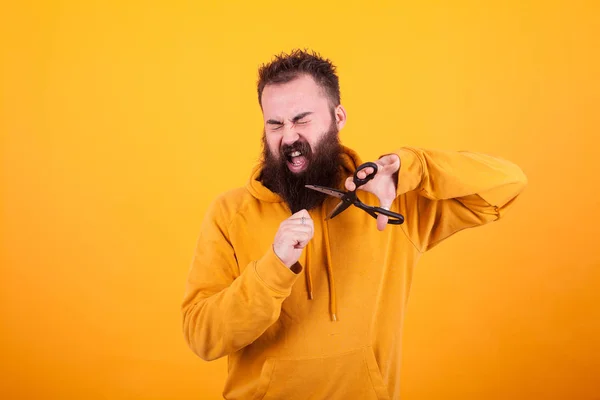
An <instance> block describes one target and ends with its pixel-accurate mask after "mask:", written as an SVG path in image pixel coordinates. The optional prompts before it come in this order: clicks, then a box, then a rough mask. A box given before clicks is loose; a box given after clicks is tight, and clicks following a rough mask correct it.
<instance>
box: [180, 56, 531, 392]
mask: <svg viewBox="0 0 600 400" xmlns="http://www.w3.org/2000/svg"><path fill="white" fill-rule="evenodd" d="M258 100H259V103H260V105H261V108H262V112H263V117H264V134H263V146H264V152H263V153H264V154H263V159H262V161H261V163H260V164H259V165H257V166H256V167H255V168H254V170H253V171H252V174H251V177H250V179H249V181H248V183H247V185H246V186H245V187H244V188H238V189H235V190H232V191H229V192H227V193H225V194H223V195H221V196H220V197H219V198H218V199H217V200H216V201H214V202H213V203H212V205H211V206H210V208H209V210H208V213H207V215H206V218H205V220H204V222H203V224H202V226H201V230H200V236H199V239H198V244H197V248H196V253H195V256H194V260H193V264H192V267H191V270H190V273H189V278H188V282H187V287H186V293H185V298H184V301H183V305H182V313H183V331H184V336H185V339H186V341H187V343H188V345H189V346H190V348H191V349H192V350H193V351H194V352H195V353H196V354H197V355H198V356H200V357H201V358H202V359H204V360H214V359H217V358H220V357H223V356H228V357H229V364H228V365H229V367H228V378H227V382H226V384H225V388H224V391H223V395H224V398H226V399H286V400H295V399H329V400H336V399H398V398H399V395H400V388H399V384H400V360H401V346H400V341H401V332H402V322H403V317H404V310H405V305H406V302H407V297H408V292H409V288H410V284H411V276H412V271H413V268H414V266H415V264H416V263H417V261H418V259H419V258H420V257H421V255H422V254H423V253H424V252H426V251H427V250H429V249H431V248H432V247H433V246H435V245H437V244H438V243H440V242H441V241H442V240H444V239H446V238H448V237H449V236H451V235H452V234H454V233H455V232H458V231H460V230H462V229H465V228H470V227H475V226H480V225H483V224H486V223H488V222H492V221H496V220H498V219H499V218H501V217H502V216H503V215H504V214H505V212H506V210H507V209H508V207H509V206H510V205H511V204H513V202H514V200H515V198H516V197H517V196H518V195H519V193H520V192H521V191H522V190H523V188H524V187H525V185H526V183H527V179H526V177H525V176H524V174H523V172H522V171H521V170H520V169H519V168H518V167H517V166H516V165H514V164H512V163H510V162H508V161H505V160H502V159H497V158H493V157H490V156H487V155H483V154H477V153H470V152H449V151H437V150H425V149H419V148H408V147H403V148H400V149H398V150H396V151H393V152H391V153H390V154H388V155H385V156H382V157H381V158H380V159H379V160H377V161H376V163H377V164H378V172H377V174H376V175H375V178H374V179H373V180H371V181H370V182H368V183H367V184H366V185H364V186H361V188H360V190H361V198H362V200H363V201H364V202H366V203H369V204H373V205H377V203H379V205H380V206H381V207H385V208H388V209H390V210H391V211H394V212H397V213H400V214H402V215H403V216H404V217H405V221H404V223H403V224H402V225H390V226H387V225H386V222H387V217H384V216H379V217H378V219H377V220H375V219H373V218H372V217H371V216H370V215H368V214H367V213H365V212H364V211H362V210H360V209H358V208H356V207H350V208H348V209H347V210H345V211H344V212H342V213H341V214H339V215H338V216H336V217H335V218H333V219H326V217H327V215H328V214H329V213H330V211H331V210H332V208H334V207H335V205H336V203H337V202H338V201H339V200H338V199H335V198H333V197H327V196H326V195H323V194H321V193H319V192H316V191H312V190H309V189H306V188H305V186H304V185H305V184H316V185H322V186H327V187H334V188H338V189H342V190H344V189H345V190H354V189H355V187H354V184H353V182H352V174H353V173H354V171H355V170H356V168H357V167H358V166H359V165H361V164H362V163H363V162H362V161H361V160H360V158H359V156H358V155H357V153H356V152H354V151H353V150H351V149H349V148H347V147H345V146H343V145H341V144H340V142H339V138H338V132H339V130H340V129H342V128H343V126H344V124H345V122H346V111H345V110H344V107H343V106H342V105H341V103H340V89H339V83H338V77H337V76H336V74H335V67H334V66H333V65H332V64H331V63H330V62H329V61H328V60H325V59H322V58H321V57H320V56H318V55H317V54H315V53H308V52H304V51H293V52H292V53H291V54H282V55H280V56H277V57H276V59H275V60H274V61H272V62H271V63H269V64H267V65H263V66H262V67H261V69H260V71H259V81H258ZM368 172H371V170H370V169H369V170H366V171H364V172H361V176H360V177H361V178H364V176H365V174H366V173H368Z"/></svg>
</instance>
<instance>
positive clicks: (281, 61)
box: [258, 49, 340, 108]
mask: <svg viewBox="0 0 600 400" xmlns="http://www.w3.org/2000/svg"><path fill="white" fill-rule="evenodd" d="M303 74H306V75H310V76H311V77H312V78H313V79H314V80H315V82H316V83H317V85H319V86H320V87H321V88H322V89H323V90H324V91H325V93H326V94H327V96H328V97H329V101H330V102H331V105H332V107H337V106H338V105H340V83H339V78H338V76H337V74H336V66H335V65H333V63H332V62H331V61H329V60H328V59H325V58H323V57H321V56H320V55H319V54H318V53H316V52H314V51H311V52H309V51H307V50H299V49H295V50H292V51H291V52H290V53H289V54H286V53H281V54H278V55H276V56H275V59H274V60H272V61H271V62H270V63H268V64H263V65H261V67H260V68H259V70H258V76H259V79H258V104H259V105H260V106H261V108H262V93H263V90H264V88H265V86H266V85H269V84H277V83H287V82H290V81H292V80H294V79H296V78H298V77H299V76H301V75H303Z"/></svg>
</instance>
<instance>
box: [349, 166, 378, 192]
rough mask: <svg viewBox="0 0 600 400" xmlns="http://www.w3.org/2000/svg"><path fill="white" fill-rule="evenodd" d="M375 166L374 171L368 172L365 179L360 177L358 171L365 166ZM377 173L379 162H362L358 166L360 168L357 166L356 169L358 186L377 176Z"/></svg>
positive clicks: (355, 179) (355, 175)
mask: <svg viewBox="0 0 600 400" xmlns="http://www.w3.org/2000/svg"><path fill="white" fill-rule="evenodd" d="M369 167H371V168H373V172H371V173H370V174H368V175H367V176H366V177H365V179H360V178H359V177H358V173H359V172H360V171H362V170H363V169H365V168H369ZM376 174H377V164H375V163H374V162H366V163H364V164H361V165H359V166H358V168H356V171H355V172H354V184H355V185H356V188H357V189H358V187H359V186H362V185H364V184H365V183H367V182H369V181H370V180H371V179H373V178H375V175H376Z"/></svg>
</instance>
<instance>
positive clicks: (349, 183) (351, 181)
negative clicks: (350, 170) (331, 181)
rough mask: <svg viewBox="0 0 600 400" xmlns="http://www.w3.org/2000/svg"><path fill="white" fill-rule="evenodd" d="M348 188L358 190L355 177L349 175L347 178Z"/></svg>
mask: <svg viewBox="0 0 600 400" xmlns="http://www.w3.org/2000/svg"><path fill="white" fill-rule="evenodd" d="M345 186H346V189H348V190H350V191H352V190H356V185H355V184H354V179H353V178H352V177H349V178H348V179H346V184H345Z"/></svg>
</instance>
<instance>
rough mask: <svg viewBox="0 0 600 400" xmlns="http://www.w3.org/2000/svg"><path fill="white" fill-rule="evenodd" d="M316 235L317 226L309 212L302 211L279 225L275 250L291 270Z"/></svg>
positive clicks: (274, 242) (274, 245)
mask: <svg viewBox="0 0 600 400" xmlns="http://www.w3.org/2000/svg"><path fill="white" fill-rule="evenodd" d="M314 234H315V225H314V223H313V220H312V219H311V218H310V215H309V214H308V211H306V210H300V211H298V212H297V213H296V214H294V215H292V216H291V217H289V218H288V219H286V220H285V221H283V222H282V223H281V225H279V229H278V230H277V234H276V235H275V240H274V241H273V250H274V251H275V254H276V255H277V257H279V259H280V260H281V261H282V262H283V263H284V264H285V265H286V266H287V267H288V268H291V267H292V265H294V264H295V263H296V262H297V261H298V259H299V258H300V255H301V254H302V249H304V248H305V247H306V245H307V244H308V241H309V240H310V239H312V237H313V235H314Z"/></svg>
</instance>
